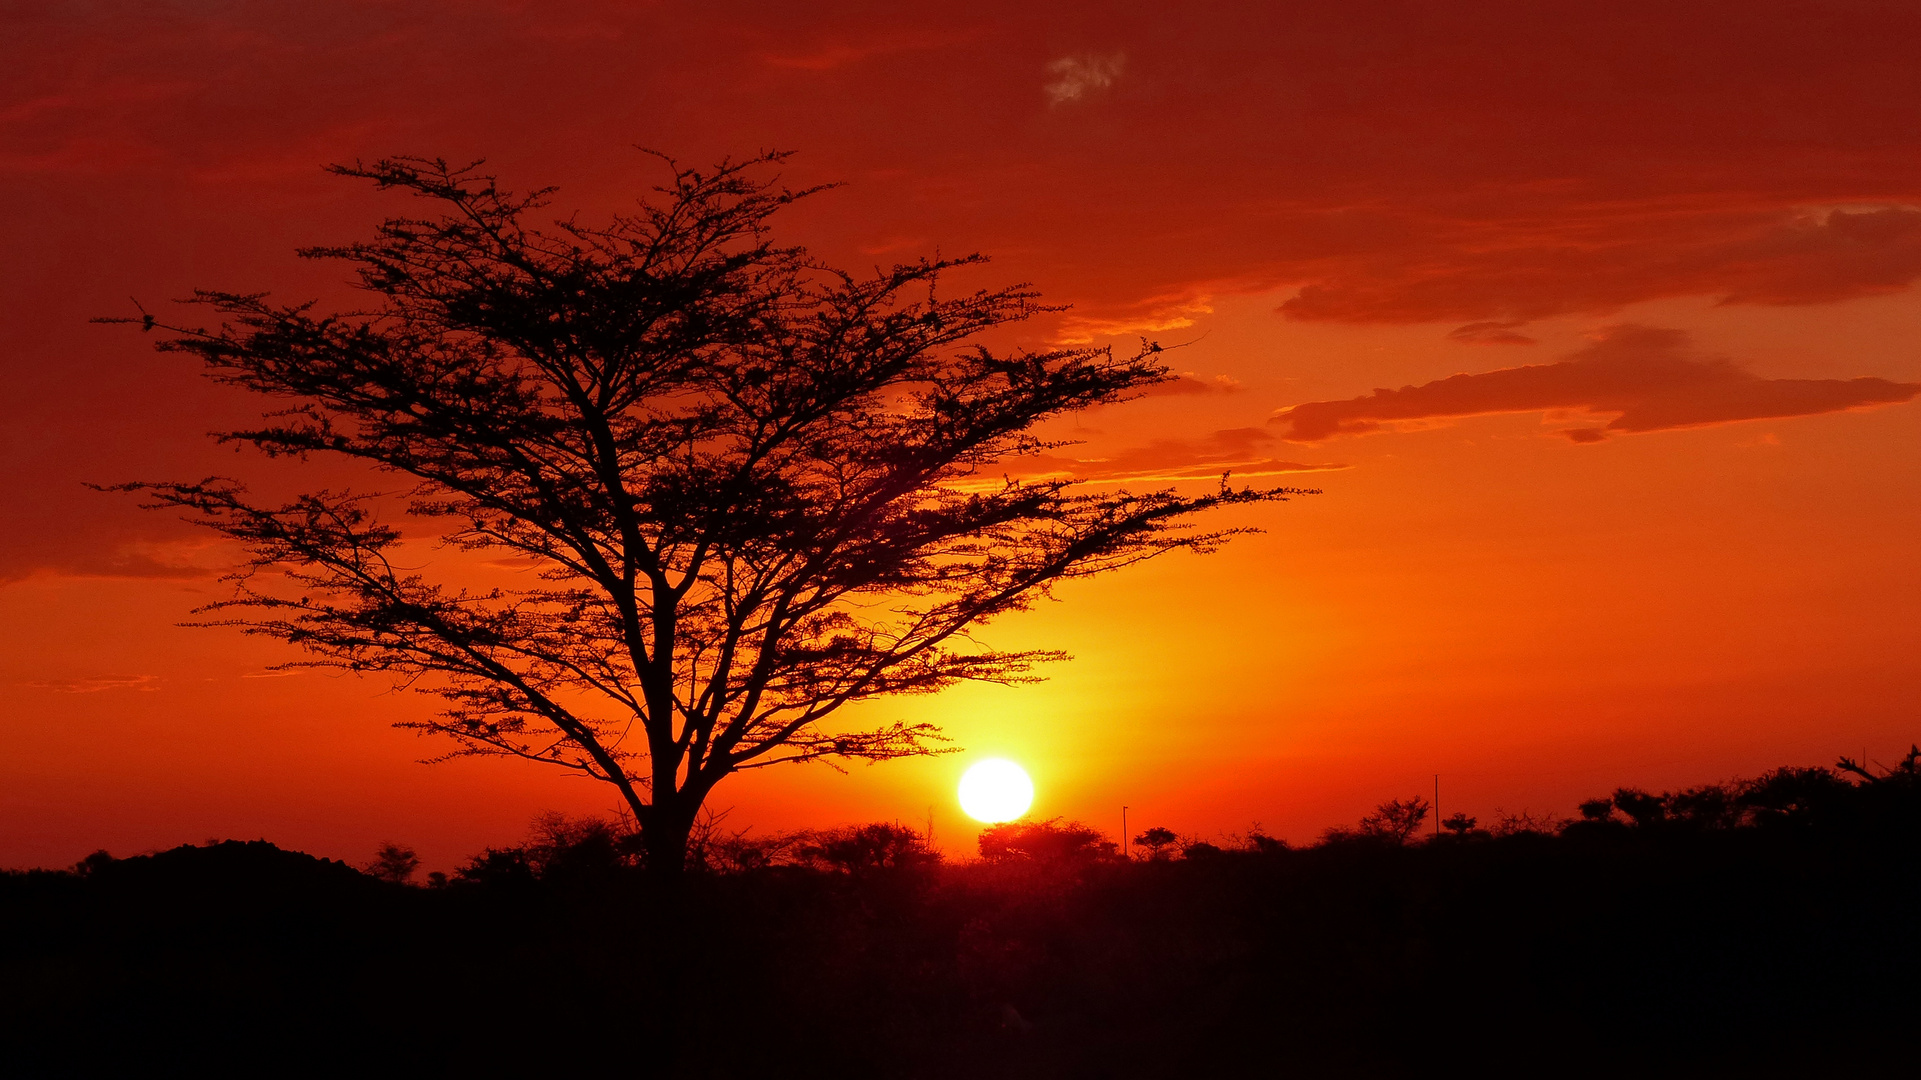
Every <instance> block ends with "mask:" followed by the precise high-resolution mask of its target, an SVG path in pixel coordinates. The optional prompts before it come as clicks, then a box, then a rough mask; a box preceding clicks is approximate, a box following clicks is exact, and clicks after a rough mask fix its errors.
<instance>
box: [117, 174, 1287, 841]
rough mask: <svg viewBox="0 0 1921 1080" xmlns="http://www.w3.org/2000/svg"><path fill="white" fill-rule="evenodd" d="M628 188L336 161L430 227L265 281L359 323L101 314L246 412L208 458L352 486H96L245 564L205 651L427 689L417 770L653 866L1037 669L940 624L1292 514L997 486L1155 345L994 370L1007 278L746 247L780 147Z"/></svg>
mask: <svg viewBox="0 0 1921 1080" xmlns="http://www.w3.org/2000/svg"><path fill="white" fill-rule="evenodd" d="M661 160H662V161H663V162H665V163H666V165H667V171H668V179H667V182H666V183H665V184H664V185H662V186H660V187H658V188H656V189H655V190H654V192H653V194H652V195H651V196H650V197H649V198H648V199H647V200H643V201H642V202H641V203H640V204H639V205H638V207H637V208H636V209H635V210H634V211H633V212H631V213H627V214H622V215H616V216H614V217H612V218H611V219H609V220H607V221H605V222H603V223H597V224H589V223H587V222H585V221H583V220H582V219H580V218H578V217H571V218H565V219H563V220H560V221H558V222H556V223H554V224H553V225H552V226H548V227H545V228H544V229H543V227H542V226H540V225H539V223H538V222H537V221H536V220H535V219H536V218H537V216H538V215H539V212H540V211H541V210H542V208H543V207H545V206H546V204H547V200H548V198H549V197H550V195H551V194H552V189H540V190H536V191H533V192H531V193H525V194H516V193H514V192H511V191H508V190H506V189H504V188H502V187H500V186H499V185H498V184H497V183H496V181H495V178H494V177H492V176H490V175H487V174H486V173H484V172H482V171H481V168H480V165H479V164H478V163H476V164H475V165H470V166H467V167H464V168H462V167H455V166H451V165H449V164H448V163H446V162H445V161H441V160H428V159H422V158H391V159H384V160H380V161H376V162H373V163H371V164H361V163H356V164H354V165H351V166H336V167H334V168H333V170H332V171H333V172H335V173H337V174H339V175H341V176H343V177H350V178H356V179H361V180H367V181H371V182H372V183H373V184H374V185H376V186H377V187H378V188H380V189H382V190H389V191H395V192H400V193H403V194H406V195H410V196H413V197H415V198H417V199H419V200H422V201H423V202H425V203H426V204H427V205H428V206H429V207H431V208H432V210H430V211H429V212H428V213H427V214H426V215H425V216H416V217H396V218H393V219H390V220H388V221H386V222H385V223H384V224H382V225H381V226H380V227H379V228H378V229H377V230H376V232H375V234H374V237H373V239H371V240H368V241H363V242H359V243H352V244H346V245H340V246H332V247H316V248H309V249H306V250H304V251H302V252H301V253H300V254H301V255H303V256H305V257H308V258H318V259H332V260H339V261H343V262H345V263H347V264H348V265H350V266H351V267H352V268H353V269H354V270H355V272H356V274H357V280H358V286H359V288H360V289H361V290H362V291H363V293H364V294H365V295H366V296H367V297H368V300H369V303H370V308H369V309H368V310H366V311H365V312H351V311H348V312H336V313H322V312H319V311H317V310H316V308H315V306H314V304H312V303H295V304H281V303H276V302H273V301H271V300H270V299H269V298H268V297H267V296H266V295H265V294H262V293H238V292H199V293H196V294H195V296H194V297H193V299H192V300H191V301H189V303H191V304H194V305H198V306H201V307H205V308H209V309H211V310H212V311H213V312H214V313H215V314H216V315H217V316H218V317H219V318H220V319H222V320H223V322H222V324H221V325H219V326H217V327H214V328H211V329H208V328H199V327H192V326H182V325H172V324H170V323H169V322H167V321H164V320H159V319H156V318H155V317H153V316H151V315H149V314H147V313H146V312H144V311H142V312H141V314H140V315H139V316H138V317H136V318H131V319H120V320H104V321H109V322H113V321H118V322H127V323H132V324H135V325H137V326H139V328H140V329H141V330H143V331H152V330H155V329H159V330H161V331H164V332H165V334H166V335H167V336H165V337H164V338H163V340H161V341H160V342H159V348H160V349H161V350H162V351H169V352H179V353H186V354H189V355H191V356H195V357H198V358H200V359H201V360H202V361H204V362H205V365H206V371H207V374H208V375H209V377H211V378H213V379H214V380H215V381H217V382H220V383H223V384H226V385H229V386H235V387H239V388H241V389H244V390H247V391H251V392H253V393H255V394H257V395H260V396H261V397H264V398H266V399H269V400H270V401H272V402H273V403H274V405H275V410H274V411H273V412H270V413H268V414H267V416H266V417H265V419H264V420H263V421H262V424H261V425H260V426H258V427H253V428H248V429H243V430H236V431H228V432H225V433H223V434H220V435H219V436H218V438H219V439H220V440H221V441H222V442H227V443H233V444H236V445H240V446H251V447H254V448H257V449H259V450H261V451H263V452H265V453H266V454H267V455H269V456H275V457H291V458H296V459H303V460H304V459H306V458H308V457H312V456H333V457H337V458H345V459H347V460H348V461H350V462H354V463H358V464H359V465H362V466H366V467H367V468H368V469H369V470H370V475H372V476H374V477H377V478H380V483H382V484H383V485H384V486H382V487H380V488H378V489H376V490H367V491H354V490H338V491H336V490H324V489H323V490H315V491H311V492H309V493H307V494H304V495H301V496H299V497H298V498H295V499H293V500H291V501H287V502H283V503H271V502H261V501H258V500H256V499H255V498H254V497H253V496H250V495H249V493H248V491H247V489H246V488H245V487H244V486H243V485H242V484H241V483H240V482H239V481H237V480H234V479H229V478H225V477H210V478H207V479H203V480H199V481H195V482H147V483H133V484H126V485H122V486H121V487H122V489H124V490H131V491H136V492H139V493H141V494H143V495H144V496H145V497H146V498H147V502H146V504H145V505H148V506H150V507H154V508H169V509H175V510H180V511H184V512H185V516H186V517H187V518H188V519H189V520H191V521H194V522H197V523H198V524H201V525H204V526H206V527H208V528H210V529H212V530H214V531H215V532H217V533H220V534H222V535H224V536H226V537H228V538H231V539H233V540H236V541H238V542H239V543H240V544H241V545H242V546H243V547H244V548H245V549H246V550H247V551H248V552H249V553H250V558H249V561H248V562H247V563H246V565H245V566H244V567H243V568H242V569H240V570H239V571H238V572H237V573H235V574H234V575H232V577H231V581H232V584H233V587H234V592H233V595H232V597H231V598H230V599H227V600H224V601H221V602H218V603H215V604H211V605H209V606H207V607H205V608H202V609H201V613H202V614H204V615H206V616H207V617H208V621H209V624H211V625H231V626H238V627H241V628H243V629H245V630H246V631H247V632H249V633H253V634H262V635H266V636H268V637H273V638H279V639H281V640H283V641H286V642H289V643H292V644H294V645H297V646H299V647H300V648H301V649H304V650H305V651H306V652H307V653H308V654H309V659H307V660H304V661H300V662H298V663H296V664H290V665H287V666H303V665H305V666H323V667H335V668H340V669H344V670H348V671H353V672H363V673H375V672H377V673H383V674H387V675H390V676H392V677H394V678H395V679H396V680H397V682H399V683H401V684H403V685H406V686H410V687H414V688H417V689H422V690H426V691H430V692H433V693H437V694H439V695H441V696H442V697H444V698H445V699H446V701H447V708H446V710H445V712H444V714H442V715H441V716H439V717H438V718H435V719H430V720H423V721H419V722H414V723H408V724H404V725H402V726H405V727H412V728H416V729H418V730H419V731H421V732H423V733H426V734H431V735H436V736H442V737H445V738H447V739H450V740H452V741H453V744H454V749H453V750H452V751H451V752H450V754H449V755H448V756H458V755H463V754H492V755H508V756H513V757H519V758H523V759H526V760H529V761H536V762H540V763H543V764H546V765H549V766H553V767H556V768H562V769H568V770H571V771H573V772H576V773H579V774H581V775H584V776H588V777H592V778H594V779H596V780H600V781H604V782H606V783H607V784H609V785H611V786H612V787H613V788H614V789H615V790H616V791H617V792H618V794H619V798H620V800H621V802H622V804H623V805H624V807H625V809H626V812H628V813H630V814H631V815H632V816H633V817H634V819H635V821H637V822H638V823H639V837H640V840H639V844H640V848H641V851H642V852H643V854H644V856H645V861H646V863H647V865H648V866H649V867H651V868H653V869H654V870H656V871H658V872H663V873H670V874H671V873H678V872H679V870H680V869H681V867H682V866H683V864H684V863H685V861H686V858H687V849H688V842H689V837H690V835H691V833H692V831H693V830H694V828H695V824H696V822H697V820H698V819H699V817H700V814H701V810H702V808H703V806H705V804H706V801H707V799H708V796H709V795H710V794H711V792H712V791H713V790H714V788H715V786H716V785H717V784H719V783H720V782H721V781H723V780H724V779H726V778H727V777H728V776H730V775H732V774H734V773H737V772H740V771H742V770H745V769H755V768H762V767H765V766H769V765H775V764H781V763H787V762H805V761H827V762H830V763H833V762H844V761H848V760H868V761H876V760H887V759H890V758H898V757H903V756H908V755H915V754H926V753H933V752H939V751H940V750H941V749H942V747H941V742H942V739H941V737H940V734H939V732H937V731H936V730H935V729H934V728H932V727H931V726H929V725H926V724H915V725H904V724H900V723H896V724H893V725H891V726H886V727H880V728H875V729H870V730H852V729H847V728H842V727H834V726H832V725H831V723H830V719H831V718H832V717H833V716H834V714H835V713H836V712H837V711H838V710H839V709H840V708H841V707H842V706H844V705H847V704H849V703H851V702H855V701H859V700H862V699H865V698H871V697H875V696H879V695H887V694H901V693H923V692H930V691H935V690H939V689H941V688H943V687H946V686H949V685H951V684H953V683H955V682H957V681H960V680H982V681H988V682H1002V683H1007V682H1019V681H1022V680H1024V679H1027V678H1029V677H1030V672H1031V669H1032V668H1033V666H1034V665H1035V664H1037V663H1039V662H1042V661H1046V660H1051V659H1057V658H1058V657H1059V654H1058V653H1055V652H1051V651H1046V650H1038V651H1024V652H1004V651H997V650H993V649H991V648H984V647H981V646H978V645H976V644H975V643H974V642H973V640H972V639H971V638H970V637H969V636H968V635H967V632H968V631H969V630H971V629H974V628H977V627H978V626H980V625H981V624H983V623H985V622H987V621H989V620H991V619H993V618H995V617H997V616H1000V615H1003V614H1006V613H1007V612H1010V611H1015V610H1018V609H1020V608H1022V607H1024V606H1026V605H1027V604H1029V603H1030V602H1031V601H1032V600H1033V599H1034V598H1036V597H1038V596H1041V595H1044V594H1045V593H1046V592H1047V590H1048V589H1049V587H1050V586H1052V585H1054V584H1056V583H1058V582H1060V581H1063V580H1067V579H1070V578H1077V577H1083V576H1086V575H1090V574H1096V573H1100V572H1103V571H1108V570H1113V569H1117V568H1120V567H1123V566H1127V565H1129V564H1131V563H1134V562H1138V561H1140V560H1142V559H1147V558H1150V557H1152V556H1155V555H1159V554H1162V553H1164V552H1168V551H1173V550H1180V549H1185V550H1191V551H1208V550H1211V549H1213V548H1214V547H1216V546H1217V545H1218V544H1219V543H1221V542H1222V541H1223V540H1224V539H1226V538H1227V537H1228V536H1230V535H1232V534H1233V533H1235V532H1239V531H1244V530H1241V529H1233V528H1229V529H1220V530H1215V531H1201V530H1197V529H1196V528H1194V527H1193V526H1192V524H1191V519H1193V517H1194V516H1195V515H1196V514H1198V513H1201V512H1203V511H1207V510H1211V509H1215V508H1219V507H1226V506H1233V505H1239V504H1247V503H1255V502H1263V501H1270V500H1279V499H1284V498H1286V497H1287V496H1288V495H1290V494H1295V493H1296V492H1294V491H1292V490H1290V489H1282V488H1270V489H1265V490H1255V489H1251V488H1231V487H1229V486H1228V484H1227V481H1226V478H1225V477H1223V478H1222V481H1221V484H1220V485H1219V487H1218V488H1217V489H1216V490H1213V491H1210V492H1207V493H1204V494H1199V495H1185V494H1181V493H1179V492H1178V491H1176V490H1174V489H1167V490H1161V491H1153V492H1146V493H1140V494H1135V493H1130V492H1127V491H1099V492H1097V491H1092V490H1089V489H1087V488H1085V487H1082V486H1077V485H1076V484H1075V483H1074V482H1072V481H1071V480H1067V479H1049V480H1037V481H1031V482H1030V481H1022V480H1015V479H1009V478H1006V477H1004V476H1002V475H1000V474H999V473H997V472H996V470H995V465H996V463H997V462H998V461H1000V460H1001V459H1003V458H1005V457H1008V456H1010V455H1017V454H1021V453H1029V452H1033V451H1036V450H1040V449H1045V448H1046V447H1047V446H1049V445H1052V444H1047V443H1043V442H1042V441H1041V440H1040V439H1039V438H1038V437H1037V435H1036V434H1035V429H1036V426H1037V425H1040V424H1043V423H1045V422H1047V421H1049V420H1053V419H1056V418H1059V417H1063V416H1066V415H1069V414H1072V413H1075V412H1077V411H1080V410H1084V409H1087V408H1090V407H1093V406H1097V405H1103V404H1108V403H1112V402H1116V401H1120V400H1124V399H1126V398H1129V397H1132V396H1135V395H1136V394H1138V393H1140V392H1142V391H1145V390H1146V389H1147V388H1148V387H1150V386H1152V385H1154V384H1156V383H1159V382H1162V381H1164V380H1166V379H1168V378H1169V377H1170V376H1169V373H1168V370H1167V368H1166V367H1165V366H1164V365H1163V364H1162V363H1161V362H1160V360H1159V359H1158V354H1159V353H1160V352H1162V351H1163V350H1162V349H1161V348H1160V347H1159V346H1158V345H1154V344H1153V343H1150V342H1146V341H1143V343H1142V347H1141V349H1140V351H1139V352H1138V353H1137V354H1135V355H1133V356H1120V357H1117V356H1115V355H1114V354H1113V353H1112V352H1111V351H1110V350H1108V349H1105V348H1045V349H1040V350H1033V349H1027V348H1022V347H1009V348H1003V347H1001V346H1000V345H998V344H997V341H998V340H999V339H997V338H994V337H993V336H992V333H991V332H993V331H997V330H1004V329H1005V328H1007V327H1009V326H1012V325H1014V324H1018V323H1020V322H1022V321H1024V320H1027V319H1029V318H1032V317H1033V316H1035V315H1037V314H1040V313H1042V312H1046V311H1049V310H1052V309H1049V308H1046V307H1044V306H1042V305H1041V304H1040V303H1039V301H1038V297H1037V295H1036V294H1035V293H1034V292H1032V291H1031V290H1029V289H1026V288H1024V287H1020V286H1015V287H1008V288H988V289H978V290H974V291H967V290H947V289H944V288H943V284H944V283H945V282H946V281H947V278H948V276H949V275H950V273H951V272H953V271H956V270H962V269H969V270H971V269H972V268H975V267H977V266H979V265H980V264H981V263H982V262H983V261H984V260H983V259H981V258H980V257H978V256H967V257H962V258H934V259H923V260H921V261H919V262H913V263H906V264H899V265H895V266H893V267H890V268H886V269H879V270H876V271H875V272H873V273H872V274H867V275H859V274H854V273H851V272H846V271H842V270H838V269H835V268H832V267H829V266H826V265H823V264H821V263H820V262H818V261H817V260H815V259H813V258H812V257H811V256H809V255H808V254H807V253H806V252H805V251H804V250H802V249H801V248H799V247H794V246H783V245H781V244H779V243H778V242H776V241H775V239H774V238H773V234H772V232H771V228H772V220H773V218H774V217H775V215H776V214H777V213H778V212H779V211H781V210H782V209H784V208H785V207H787V206H789V205H791V204H792V203H793V202H795V201H796V200H798V199H803V198H806V197H808V196H809V195H812V194H814V193H815V191H817V190H818V189H810V190H803V191H793V190H789V189H787V188H785V187H782V186H780V183H779V181H778V178H777V177H773V176H770V175H769V174H770V173H771V171H772V169H773V168H774V167H775V166H778V165H779V163H780V162H781V161H783V160H785V155H783V154H766V155H762V156H759V157H755V158H750V159H748V160H745V161H739V162H722V163H721V164H720V165H718V166H717V167H715V168H712V169H707V170H698V169H693V168H688V167H685V166H682V165H679V164H677V163H675V162H673V161H671V160H669V159H666V158H662V159H661ZM389 480H392V481H395V482H394V483H388V481H389ZM400 522H404V523H405V524H404V526H403V525H402V524H400ZM423 533H427V534H436V535H438V536H439V537H440V538H441V540H442V541H443V542H444V543H445V544H446V545H448V546H451V547H452V548H456V549H461V550H465V551H468V552H475V553H485V554H486V555H488V556H489V557H490V558H491V559H492V560H494V562H495V564H496V565H497V564H499V562H500V561H501V560H507V561H508V562H510V563H512V564H513V565H515V566H517V567H519V568H520V570H521V571H524V572H521V573H509V572H500V573H496V574H494V575H492V580H491V581H489V580H487V578H486V575H485V574H484V573H483V572H482V571H481V570H479V569H476V567H475V565H474V564H475V563H477V562H478V560H475V559H467V560H464V562H463V561H461V560H452V561H455V562H461V563H462V565H463V566H464V569H461V570H457V571H456V572H453V573H447V572H446V568H445V563H446V562H447V561H449V560H440V561H438V562H436V561H435V560H432V559H427V558H426V556H425V555H424V553H423V552H421V551H420V549H418V548H408V547H407V545H406V543H405V542H404V538H405V537H407V536H419V535H421V534H423ZM422 560H424V561H426V562H427V563H429V564H430V565H428V566H426V567H424V568H420V567H416V566H415V565H414V564H415V563H417V562H419V561H422ZM437 573H438V574H440V575H441V576H439V577H436V576H434V575H435V574H437ZM529 580H533V581H537V582H538V584H535V585H532V586H529V585H528V584H527V582H528V581H529Z"/></svg>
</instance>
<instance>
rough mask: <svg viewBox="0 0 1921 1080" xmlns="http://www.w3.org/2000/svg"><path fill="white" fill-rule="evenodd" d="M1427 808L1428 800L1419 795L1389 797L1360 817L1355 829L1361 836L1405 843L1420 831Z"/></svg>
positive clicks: (1425, 817)
mask: <svg viewBox="0 0 1921 1080" xmlns="http://www.w3.org/2000/svg"><path fill="white" fill-rule="evenodd" d="M1429 809H1430V807H1429V805H1428V801H1427V800H1426V799H1424V798H1422V797H1420V796H1419V795H1416V796H1414V797H1413V798H1411V799H1390V800H1389V801H1387V802H1384V803H1382V804H1381V805H1379V806H1377V807H1375V808H1374V812H1373V813H1371V814H1369V815H1367V816H1366V817H1364V818H1362V819H1361V824H1360V828H1359V829H1357V830H1356V831H1357V832H1358V834H1359V835H1361V836H1363V837H1368V838H1371V839H1377V840H1388V841H1392V842H1393V843H1396V844H1405V843H1407V842H1408V841H1410V840H1412V839H1414V837H1415V836H1416V835H1418V834H1419V833H1420V831H1421V823H1422V822H1423V821H1426V820H1427V814H1428V810H1429Z"/></svg>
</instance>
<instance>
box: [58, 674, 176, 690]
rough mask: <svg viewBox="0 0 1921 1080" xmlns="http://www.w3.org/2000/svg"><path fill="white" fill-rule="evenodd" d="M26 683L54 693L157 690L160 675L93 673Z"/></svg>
mask: <svg viewBox="0 0 1921 1080" xmlns="http://www.w3.org/2000/svg"><path fill="white" fill-rule="evenodd" d="M27 685H28V686H31V687H33V688H34V689H36V690H51V691H53V692H54V693H56V694H97V693H99V692H101V691H102V690H157V689H159V688H160V676H158V675H94V676H91V677H88V678H80V679H43V680H40V681H38V682H30V683H28V684H27Z"/></svg>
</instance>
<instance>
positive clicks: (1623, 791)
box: [1613, 788, 1668, 828]
mask: <svg viewBox="0 0 1921 1080" xmlns="http://www.w3.org/2000/svg"><path fill="white" fill-rule="evenodd" d="M1613 802H1614V808H1615V809H1616V810H1619V811H1620V812H1621V813H1623V814H1626V815H1627V819H1628V820H1629V821H1632V822H1633V823H1634V824H1636V825H1639V826H1641V827H1642V828H1648V827H1651V826H1654V825H1659V824H1661V823H1662V822H1664V821H1666V820H1667V819H1668V804H1667V800H1666V799H1664V798H1662V797H1661V796H1659V795H1651V794H1649V793H1647V792H1645V791H1642V790H1641V789H1640V788H1616V789H1615V791H1614V798H1613Z"/></svg>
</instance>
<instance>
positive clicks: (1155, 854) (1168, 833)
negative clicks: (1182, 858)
mask: <svg viewBox="0 0 1921 1080" xmlns="http://www.w3.org/2000/svg"><path fill="white" fill-rule="evenodd" d="M1180 839H1181V838H1180V837H1178V836H1176V835H1174V830H1172V829H1163V828H1161V827H1160V826H1158V825H1156V826H1155V827H1153V828H1151V829H1148V830H1147V831H1146V832H1143V833H1141V834H1140V835H1139V836H1136V837H1135V838H1134V843H1135V845H1136V846H1138V847H1144V848H1146V849H1147V857H1148V858H1150V859H1165V858H1167V856H1168V854H1169V853H1170V852H1172V851H1173V850H1174V845H1175V844H1178V843H1180Z"/></svg>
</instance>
